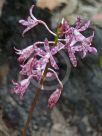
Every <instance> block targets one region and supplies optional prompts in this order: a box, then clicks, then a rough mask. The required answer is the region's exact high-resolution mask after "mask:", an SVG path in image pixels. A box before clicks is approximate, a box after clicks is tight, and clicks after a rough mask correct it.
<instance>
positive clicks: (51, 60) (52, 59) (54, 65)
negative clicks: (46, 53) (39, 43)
mask: <svg viewBox="0 0 102 136" xmlns="http://www.w3.org/2000/svg"><path fill="white" fill-rule="evenodd" d="M50 63H51V65H52V67H53V68H55V69H59V67H58V65H57V63H56V61H55V59H54V57H53V56H50Z"/></svg>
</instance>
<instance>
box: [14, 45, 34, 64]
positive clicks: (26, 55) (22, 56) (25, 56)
mask: <svg viewBox="0 0 102 136" xmlns="http://www.w3.org/2000/svg"><path fill="white" fill-rule="evenodd" d="M34 47H35V46H34V45H30V46H28V47H26V48H25V49H22V50H19V49H16V48H14V49H15V50H16V54H18V55H19V58H18V61H19V62H24V61H25V60H26V59H28V58H29V57H30V55H31V54H32V53H33V52H34Z"/></svg>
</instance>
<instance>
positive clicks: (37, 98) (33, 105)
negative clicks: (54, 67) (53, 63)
mask: <svg viewBox="0 0 102 136" xmlns="http://www.w3.org/2000/svg"><path fill="white" fill-rule="evenodd" d="M48 67H49V63H47V65H46V68H45V70H44V73H43V76H42V78H41V80H40V82H39V86H38V88H37V90H36V94H35V96H34V98H33V101H32V104H31V108H30V111H29V114H28V119H27V121H26V123H25V126H24V128H23V131H22V136H26V132H27V128H28V127H29V123H30V122H31V120H32V116H33V112H34V110H35V108H36V105H37V103H38V101H39V98H40V95H41V91H42V90H41V88H42V86H43V84H44V81H45V78H46V75H47V71H48Z"/></svg>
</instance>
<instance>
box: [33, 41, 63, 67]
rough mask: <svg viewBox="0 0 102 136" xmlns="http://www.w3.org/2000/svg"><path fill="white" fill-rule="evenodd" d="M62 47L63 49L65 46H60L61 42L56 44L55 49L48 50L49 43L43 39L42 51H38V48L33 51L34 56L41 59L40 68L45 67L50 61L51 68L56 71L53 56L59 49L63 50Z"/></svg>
mask: <svg viewBox="0 0 102 136" xmlns="http://www.w3.org/2000/svg"><path fill="white" fill-rule="evenodd" d="M64 47H65V45H64V44H62V43H61V42H59V43H57V45H56V46H55V47H53V48H52V49H50V47H49V42H48V40H47V39H45V42H44V50H42V49H40V51H39V48H36V49H35V52H36V54H37V55H38V56H40V57H41V59H40V63H41V65H42V67H45V65H46V64H47V63H48V62H49V61H50V63H51V66H52V67H53V68H55V69H58V65H57V63H56V61H55V59H54V57H53V56H54V55H55V54H56V53H57V52H59V51H60V50H61V49H63V48H64Z"/></svg>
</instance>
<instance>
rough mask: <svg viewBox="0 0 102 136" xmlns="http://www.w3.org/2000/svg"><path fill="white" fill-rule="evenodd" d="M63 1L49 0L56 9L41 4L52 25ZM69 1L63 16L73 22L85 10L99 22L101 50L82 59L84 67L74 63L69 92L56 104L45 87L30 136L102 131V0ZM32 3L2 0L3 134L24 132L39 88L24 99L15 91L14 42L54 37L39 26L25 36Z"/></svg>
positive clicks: (99, 134)
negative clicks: (50, 106)
mask: <svg viewBox="0 0 102 136" xmlns="http://www.w3.org/2000/svg"><path fill="white" fill-rule="evenodd" d="M54 1H55V0H54ZM74 1H75V0H74ZM38 2H39V3H37V4H38V6H39V7H40V8H42V6H41V4H40V2H42V1H41V0H38ZM52 2H53V0H52ZM57 3H58V6H57ZM61 3H67V1H66V0H64V1H63V0H62V1H61V0H56V1H55V4H56V6H55V5H54V8H53V6H51V8H49V4H46V5H47V7H48V8H49V9H50V10H51V11H49V10H48V9H40V8H39V9H37V8H36V12H35V14H36V16H37V17H39V18H41V19H43V20H44V21H46V22H47V23H48V24H49V26H50V25H51V23H50V19H51V20H52V21H53V20H54V19H55V16H57V15H58V11H59V9H58V7H59V6H61ZM68 3H69V5H67V6H66V8H67V9H63V8H62V7H61V9H60V12H61V15H63V16H65V17H66V18H67V19H69V18H70V19H71V20H72V22H73V19H72V17H73V16H74V17H75V16H76V15H77V14H78V15H79V14H80V15H81V16H83V17H85V18H91V19H92V20H94V22H95V23H96V24H97V27H96V34H95V38H94V41H93V46H95V47H96V48H97V50H98V54H97V55H88V56H87V58H85V59H84V60H83V61H82V60H80V59H79V61H80V63H79V65H78V67H77V68H76V69H74V68H71V71H70V74H69V77H68V80H67V82H66V84H65V86H64V92H63V94H62V96H61V99H60V101H59V103H58V104H57V106H56V107H55V108H54V109H52V110H50V109H48V107H47V98H48V96H49V94H50V93H51V92H47V91H44V92H42V96H41V99H40V101H39V104H38V106H37V108H36V111H35V112H34V116H33V120H32V123H31V125H30V127H29V130H28V133H27V136H102V68H101V67H100V64H99V60H100V58H101V54H102V29H101V23H100V22H101V17H99V20H98V19H96V18H97V16H98V15H99V14H100V13H101V12H102V10H101V8H102V1H101V0H97V1H96V0H90V1H88V0H76V2H73V0H72V1H70V0H69V1H68ZM68 3H67V4H68ZM31 4H32V1H27V0H15V1H14V0H5V1H4V0H0V13H1V17H0V136H20V134H21V129H22V127H23V125H24V122H25V121H26V118H27V115H28V111H29V108H30V104H31V101H32V99H33V96H34V94H35V90H36V88H35V87H34V86H33V84H31V86H30V87H29V89H28V92H27V94H26V96H25V99H24V101H20V100H19V97H18V96H16V95H14V94H11V93H10V92H9V88H10V86H11V84H10V82H11V80H12V79H17V77H18V74H17V73H18V69H19V68H18V63H17V60H16V57H17V56H16V55H15V54H14V51H13V47H14V46H15V47H17V48H18V46H19V48H23V47H25V46H27V45H30V44H31V43H32V42H35V41H37V40H43V39H44V38H45V37H46V36H47V37H49V38H52V37H50V35H48V33H47V31H46V30H45V29H44V28H43V27H40V29H39V28H36V29H34V30H33V31H31V33H29V34H26V36H25V38H22V37H21V33H22V30H23V28H22V27H21V26H20V25H19V24H18V20H19V19H21V18H26V16H27V15H28V9H29V7H30V6H31ZM53 4H54V3H53ZM70 5H71V6H70ZM43 7H44V5H43ZM69 7H71V8H69ZM55 9H56V10H55ZM66 11H67V12H66ZM65 13H67V14H68V15H66V14H65ZM45 14H46V16H45ZM51 14H52V15H53V17H51ZM94 16H95V17H94ZM49 17H50V18H49ZM57 21H58V20H57ZM57 21H56V22H57ZM53 22H54V21H53ZM97 22H98V23H97ZM54 25H55V24H53V26H54ZM42 33H43V34H42ZM41 34H42V35H41ZM62 62H63V60H62ZM63 63H64V62H63ZM63 63H62V64H63ZM62 64H61V65H62ZM63 65H64V64H63ZM69 67H71V66H69Z"/></svg>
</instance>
